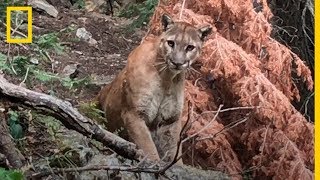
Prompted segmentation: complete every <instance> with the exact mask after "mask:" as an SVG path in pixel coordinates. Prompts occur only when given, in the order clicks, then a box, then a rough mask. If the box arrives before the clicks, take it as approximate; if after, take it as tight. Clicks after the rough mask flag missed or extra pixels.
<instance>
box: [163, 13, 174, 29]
mask: <svg viewBox="0 0 320 180" xmlns="http://www.w3.org/2000/svg"><path fill="white" fill-rule="evenodd" d="M161 23H162V27H163V30H164V31H167V30H168V29H169V28H170V27H171V26H173V24H174V22H173V20H172V18H171V17H170V16H169V15H168V14H163V15H162V18H161Z"/></svg>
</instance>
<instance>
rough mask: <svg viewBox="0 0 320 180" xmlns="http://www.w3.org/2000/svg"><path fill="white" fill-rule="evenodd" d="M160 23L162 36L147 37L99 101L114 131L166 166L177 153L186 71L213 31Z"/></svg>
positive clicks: (167, 21) (168, 19)
mask: <svg viewBox="0 0 320 180" xmlns="http://www.w3.org/2000/svg"><path fill="white" fill-rule="evenodd" d="M161 23H162V27H163V32H162V35H160V36H159V37H149V38H146V40H144V41H143V42H142V43H141V44H140V45H139V46H138V47H137V48H135V49H134V50H133V51H132V52H131V53H130V55H129V57H128V62H127V65H126V67H125V68H124V69H123V70H122V71H121V72H120V73H119V74H118V76H117V77H116V78H115V79H114V80H113V82H112V83H110V84H109V85H107V86H105V87H104V88H103V89H102V90H101V91H100V93H99V94H98V96H97V100H98V101H99V105H100V106H101V108H102V109H103V110H104V111H105V113H106V118H107V127H108V129H109V130H110V131H115V130H117V129H119V128H120V127H124V130H125V132H126V134H127V136H128V137H127V139H129V140H130V141H132V142H134V143H135V144H136V145H137V146H138V148H140V149H142V150H143V151H144V153H145V154H146V155H147V156H148V158H149V159H151V160H155V161H159V160H160V159H162V160H164V161H165V162H168V161H171V160H172V159H173V158H174V156H175V154H176V151H177V143H178V140H179V133H180V130H181V120H180V116H181V113H182V109H183V102H184V81H185V73H186V70H187V69H188V68H189V67H190V65H191V64H192V63H193V62H194V61H195V60H196V59H197V58H198V57H199V55H200V52H201V48H202V45H203V42H204V39H205V37H206V36H207V35H209V34H210V33H211V31H212V28H211V26H209V25H207V26H203V27H201V28H196V27H194V26H192V25H191V24H188V23H186V22H174V21H173V20H172V19H171V17H169V16H168V15H165V14H164V15H163V16H162V19H161ZM125 138H126V137H125ZM179 152H180V153H181V148H180V150H179ZM179 163H180V164H181V163H182V161H179Z"/></svg>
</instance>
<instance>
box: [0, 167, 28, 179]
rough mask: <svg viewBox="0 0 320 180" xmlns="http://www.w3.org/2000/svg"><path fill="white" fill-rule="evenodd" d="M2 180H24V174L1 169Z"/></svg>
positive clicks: (0, 177) (0, 176)
mask: <svg viewBox="0 0 320 180" xmlns="http://www.w3.org/2000/svg"><path fill="white" fill-rule="evenodd" d="M0 179H1V180H23V179H24V177H23V174H22V173H21V172H20V171H17V170H6V169H4V168H0Z"/></svg>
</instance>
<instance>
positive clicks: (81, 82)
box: [61, 77, 91, 89]
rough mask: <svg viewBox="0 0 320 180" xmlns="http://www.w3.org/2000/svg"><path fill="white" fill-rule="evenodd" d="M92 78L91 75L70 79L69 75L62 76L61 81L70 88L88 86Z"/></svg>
mask: <svg viewBox="0 0 320 180" xmlns="http://www.w3.org/2000/svg"><path fill="white" fill-rule="evenodd" d="M90 81H91V79H90V78H89V77H85V78H82V79H70V78H69V77H66V78H62V80H61V82H62V85H63V86H64V87H67V88H69V89H72V88H77V87H80V86H86V85H88V84H89V83H90Z"/></svg>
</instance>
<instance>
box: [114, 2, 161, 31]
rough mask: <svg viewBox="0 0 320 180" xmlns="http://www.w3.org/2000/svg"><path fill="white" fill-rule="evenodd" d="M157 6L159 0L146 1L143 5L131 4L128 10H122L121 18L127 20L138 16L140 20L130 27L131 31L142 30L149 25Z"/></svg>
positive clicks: (136, 20)
mask: <svg viewBox="0 0 320 180" xmlns="http://www.w3.org/2000/svg"><path fill="white" fill-rule="evenodd" d="M157 4H158V0H146V1H144V2H143V3H141V4H131V5H130V6H128V8H126V9H124V10H122V11H121V12H120V14H119V16H120V17H126V18H130V17H134V16H138V18H137V19H135V20H134V21H133V22H132V24H131V25H130V26H129V30H133V29H134V28H140V27H142V26H144V25H147V23H148V22H149V20H150V17H151V15H152V14H153V12H154V9H155V7H156V6H157Z"/></svg>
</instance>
